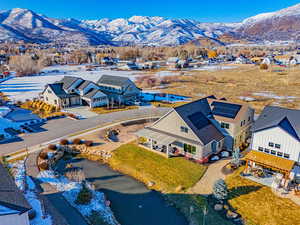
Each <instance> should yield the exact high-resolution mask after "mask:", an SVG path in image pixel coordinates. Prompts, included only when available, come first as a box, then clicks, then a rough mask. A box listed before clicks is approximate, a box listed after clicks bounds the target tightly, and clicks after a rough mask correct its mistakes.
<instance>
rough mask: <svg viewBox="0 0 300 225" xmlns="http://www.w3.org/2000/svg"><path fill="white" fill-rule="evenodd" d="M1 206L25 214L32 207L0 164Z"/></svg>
mask: <svg viewBox="0 0 300 225" xmlns="http://www.w3.org/2000/svg"><path fill="white" fill-rule="evenodd" d="M0 179H1V185H0V205H2V206H5V207H7V208H10V209H13V210H17V211H19V212H20V213H24V212H26V211H28V210H30V209H31V206H30V205H29V203H28V202H27V200H26V199H25V197H24V196H23V194H22V192H21V191H20V190H19V189H18V187H17V186H16V184H15V182H14V180H13V178H12V177H11V176H10V175H9V173H8V171H7V169H6V168H4V166H3V165H2V164H1V163H0Z"/></svg>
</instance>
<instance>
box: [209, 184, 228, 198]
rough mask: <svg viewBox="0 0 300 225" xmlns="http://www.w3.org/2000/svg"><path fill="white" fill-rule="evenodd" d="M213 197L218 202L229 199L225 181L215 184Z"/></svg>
mask: <svg viewBox="0 0 300 225" xmlns="http://www.w3.org/2000/svg"><path fill="white" fill-rule="evenodd" d="M213 195H214V197H215V198H216V199H218V200H225V199H226V198H227V195H228V189H227V185H226V183H225V181H224V180H223V179H219V180H217V181H216V182H215V183H214V187H213Z"/></svg>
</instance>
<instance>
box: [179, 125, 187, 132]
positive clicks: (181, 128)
mask: <svg viewBox="0 0 300 225" xmlns="http://www.w3.org/2000/svg"><path fill="white" fill-rule="evenodd" d="M180 131H181V132H184V133H188V132H189V129H188V128H187V127H184V126H181V127H180Z"/></svg>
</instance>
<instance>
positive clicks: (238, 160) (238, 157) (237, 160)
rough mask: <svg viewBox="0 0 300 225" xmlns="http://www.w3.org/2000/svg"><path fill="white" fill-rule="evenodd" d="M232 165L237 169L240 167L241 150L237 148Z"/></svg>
mask: <svg viewBox="0 0 300 225" xmlns="http://www.w3.org/2000/svg"><path fill="white" fill-rule="evenodd" d="M231 163H232V164H234V165H235V166H236V167H239V166H240V163H241V162H240V149H239V148H236V149H235V150H234V151H233V153H232V160H231Z"/></svg>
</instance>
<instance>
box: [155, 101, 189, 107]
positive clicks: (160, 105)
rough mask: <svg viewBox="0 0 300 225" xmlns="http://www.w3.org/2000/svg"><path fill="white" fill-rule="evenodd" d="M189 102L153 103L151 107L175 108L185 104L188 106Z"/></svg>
mask: <svg viewBox="0 0 300 225" xmlns="http://www.w3.org/2000/svg"><path fill="white" fill-rule="evenodd" d="M187 103H188V102H175V103H165V102H151V105H153V106H155V107H170V108H175V107H178V106H181V105H184V104H187Z"/></svg>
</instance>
